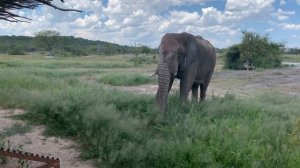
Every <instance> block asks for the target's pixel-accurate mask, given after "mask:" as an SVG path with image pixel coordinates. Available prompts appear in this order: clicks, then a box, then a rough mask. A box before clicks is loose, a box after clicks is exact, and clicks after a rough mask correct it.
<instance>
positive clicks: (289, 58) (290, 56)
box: [283, 54, 300, 63]
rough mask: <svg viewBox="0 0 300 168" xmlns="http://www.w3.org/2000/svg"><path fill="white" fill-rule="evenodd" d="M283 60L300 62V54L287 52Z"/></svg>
mask: <svg viewBox="0 0 300 168" xmlns="http://www.w3.org/2000/svg"><path fill="white" fill-rule="evenodd" d="M283 61H285V62H296V63H300V54H285V55H284V56H283Z"/></svg>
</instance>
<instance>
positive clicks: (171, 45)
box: [155, 33, 216, 111]
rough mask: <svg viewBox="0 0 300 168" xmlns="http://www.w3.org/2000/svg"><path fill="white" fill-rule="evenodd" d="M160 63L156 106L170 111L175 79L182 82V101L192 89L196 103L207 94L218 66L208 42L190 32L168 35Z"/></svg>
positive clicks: (162, 46)
mask: <svg viewBox="0 0 300 168" xmlns="http://www.w3.org/2000/svg"><path fill="white" fill-rule="evenodd" d="M159 56H160V60H159V63H158V65H157V69H156V73H157V75H158V86H159V87H158V90H157V94H156V98H155V101H156V104H157V106H158V107H159V109H160V110H161V111H166V110H167V99H168V94H169V91H170V89H171V87H172V84H173V81H174V79H175V78H178V79H180V100H181V101H182V102H185V101H186V100H187V97H188V94H189V92H190V90H192V98H193V101H198V90H199V87H200V100H203V99H204V98H205V95H206V90H207V87H208V84H209V82H210V80H211V77H212V73H213V70H214V68H215V64H216V53H215V49H214V47H213V46H212V45H211V44H210V42H209V41H207V40H205V39H203V38H202V37H201V36H193V35H192V34H189V33H167V34H165V35H164V36H163V37H162V39H161V43H160V46H159Z"/></svg>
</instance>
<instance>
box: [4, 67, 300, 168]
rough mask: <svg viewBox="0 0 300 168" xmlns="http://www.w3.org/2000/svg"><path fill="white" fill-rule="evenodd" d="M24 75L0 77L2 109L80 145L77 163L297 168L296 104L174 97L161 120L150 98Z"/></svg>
mask: <svg viewBox="0 0 300 168" xmlns="http://www.w3.org/2000/svg"><path fill="white" fill-rule="evenodd" d="M26 69H27V70H26ZM35 70H36V71H38V72H42V71H43V70H42V69H40V68H37V69H35ZM28 72H29V71H28V67H23V68H22V67H19V68H9V67H6V68H4V69H3V70H1V71H0V88H1V90H0V106H5V107H21V108H24V109H26V110H27V113H26V114H25V115H24V116H23V118H25V119H27V120H30V121H33V122H36V123H40V124H45V125H46V126H47V130H46V132H47V133H48V134H54V135H60V136H71V137H74V138H76V139H78V141H79V142H80V144H81V145H82V157H83V158H85V159H91V158H93V159H96V161H97V163H98V166H99V167H130V168H132V167H295V168H296V167H299V166H300V146H299V145H300V144H299V142H300V140H299V130H300V124H299V123H300V122H299V121H300V120H299V117H300V116H299V115H300V110H299V109H300V104H299V101H300V100H299V98H296V97H287V96H284V95H279V94H276V93H268V94H265V95H254V96H253V97H248V98H247V99H246V98H245V99H239V98H236V97H235V96H232V95H226V96H225V97H212V98H210V99H207V100H206V101H205V102H203V103H201V104H191V103H186V104H181V103H179V101H178V98H177V97H178V96H176V95H175V96H174V95H171V96H170V100H169V103H168V112H166V113H161V112H159V111H157V109H156V108H155V107H154V106H153V101H154V98H153V97H152V96H148V95H136V94H133V93H127V92H120V91H116V90H109V89H106V88H103V87H101V86H99V85H92V84H84V83H82V82H81V81H79V80H76V79H74V78H72V77H71V76H68V77H61V76H60V75H61V74H59V75H58V77H55V76H51V77H46V76H45V73H37V74H35V73H28ZM57 73H59V72H57ZM46 74H47V73H46ZM75 76H76V75H75Z"/></svg>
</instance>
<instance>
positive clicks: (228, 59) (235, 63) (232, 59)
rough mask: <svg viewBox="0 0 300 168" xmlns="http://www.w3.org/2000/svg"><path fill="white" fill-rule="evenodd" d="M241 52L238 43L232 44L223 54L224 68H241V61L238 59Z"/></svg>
mask: <svg viewBox="0 0 300 168" xmlns="http://www.w3.org/2000/svg"><path fill="white" fill-rule="evenodd" d="M240 57H241V53H240V49H239V45H233V46H231V47H229V48H228V50H227V52H226V54H225V65H224V67H225V68H226V69H235V70H237V69H242V68H243V63H242V62H241V61H240Z"/></svg>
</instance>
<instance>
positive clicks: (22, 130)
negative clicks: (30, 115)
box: [1, 123, 31, 137]
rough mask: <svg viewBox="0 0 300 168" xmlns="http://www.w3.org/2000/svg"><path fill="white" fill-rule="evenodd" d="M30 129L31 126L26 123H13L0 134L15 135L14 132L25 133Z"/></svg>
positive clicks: (5, 135)
mask: <svg viewBox="0 0 300 168" xmlns="http://www.w3.org/2000/svg"><path fill="white" fill-rule="evenodd" d="M30 130H31V127H30V126H28V125H22V124H19V123H15V124H13V125H12V126H11V127H8V128H6V129H4V130H3V131H2V132H1V134H2V135H3V136H4V137H8V136H12V135H16V134H25V133H27V132H29V131H30Z"/></svg>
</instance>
